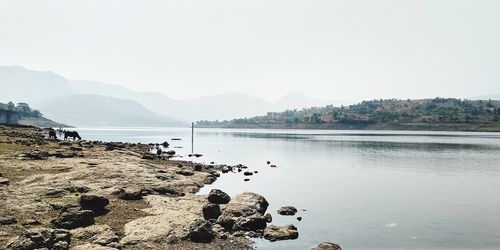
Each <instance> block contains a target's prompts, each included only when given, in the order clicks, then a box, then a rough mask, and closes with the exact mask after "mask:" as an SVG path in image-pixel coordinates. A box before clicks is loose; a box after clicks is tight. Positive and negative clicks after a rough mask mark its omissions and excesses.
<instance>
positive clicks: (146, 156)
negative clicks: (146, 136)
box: [141, 153, 156, 160]
mask: <svg viewBox="0 0 500 250" xmlns="http://www.w3.org/2000/svg"><path fill="white" fill-rule="evenodd" d="M141 159H143V160H154V159H156V155H155V154H151V153H145V154H143V155H142V157H141Z"/></svg>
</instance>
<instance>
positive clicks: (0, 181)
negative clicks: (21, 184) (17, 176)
mask: <svg viewBox="0 0 500 250" xmlns="http://www.w3.org/2000/svg"><path fill="white" fill-rule="evenodd" d="M9 183H10V181H9V179H7V178H2V177H0V185H9Z"/></svg>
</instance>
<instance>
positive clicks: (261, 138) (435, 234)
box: [76, 128, 500, 249]
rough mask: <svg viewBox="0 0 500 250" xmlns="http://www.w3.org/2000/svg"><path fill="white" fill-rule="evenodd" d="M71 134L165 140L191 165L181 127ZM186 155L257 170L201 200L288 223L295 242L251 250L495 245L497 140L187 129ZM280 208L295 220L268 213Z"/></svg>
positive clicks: (499, 185)
mask: <svg viewBox="0 0 500 250" xmlns="http://www.w3.org/2000/svg"><path fill="white" fill-rule="evenodd" d="M76 130H78V131H79V132H80V135H82V137H83V138H84V139H90V140H102V141H124V142H143V143H150V142H155V143H156V142H158V143H161V142H163V141H168V142H169V143H171V147H183V148H174V150H175V151H176V152H177V153H178V154H180V155H183V156H185V157H184V158H183V159H185V160H189V159H191V158H187V156H186V155H187V154H188V153H190V152H191V129H190V128H105V129H103V128H101V129H97V128H78V129H76ZM171 138H181V139H182V140H180V141H172V140H171ZM194 151H195V153H201V154H203V157H200V158H198V159H196V161H199V162H205V163H209V162H211V161H214V162H216V163H220V164H238V163H241V164H244V165H246V166H248V167H249V168H250V170H252V171H253V170H256V171H258V172H259V173H258V174H256V175H254V176H251V177H250V179H251V180H250V181H248V182H244V181H243V179H244V178H245V177H244V176H243V174H242V173H235V174H225V175H222V177H221V178H219V180H218V181H217V182H215V183H214V184H213V185H207V186H205V187H204V188H203V189H202V190H201V191H200V193H202V194H206V193H208V192H209V191H210V190H211V189H212V188H219V189H221V190H223V191H225V192H227V193H228V194H229V195H231V196H234V195H236V194H238V193H241V192H244V191H252V192H255V193H259V194H262V195H263V196H264V197H266V199H267V200H268V201H269V203H270V206H269V208H268V212H269V213H271V214H272V216H273V222H272V224H275V225H286V224H294V225H295V226H297V228H298V230H299V238H298V239H297V240H289V241H281V242H272V243H271V242H268V241H264V240H260V239H257V240H255V242H256V244H255V245H256V247H257V248H259V249H310V248H311V247H313V246H315V245H317V244H319V243H321V242H323V241H332V242H335V243H337V244H339V245H341V246H342V247H343V248H344V249H377V248H378V249H444V248H450V249H499V248H500V178H499V177H500V133H472V132H408V131H323V130H251V129H196V130H195V138H194ZM268 160H269V161H271V162H272V163H271V164H276V165H277V168H271V167H269V166H268V165H267V164H266V161H268ZM288 205H291V206H295V207H296V208H297V209H299V212H298V213H297V215H296V216H281V215H278V214H277V212H276V210H277V209H279V208H280V207H282V206H288ZM298 216H301V217H302V218H303V219H302V221H298V220H297V219H296V217H298Z"/></svg>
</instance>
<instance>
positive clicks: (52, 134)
mask: <svg viewBox="0 0 500 250" xmlns="http://www.w3.org/2000/svg"><path fill="white" fill-rule="evenodd" d="M52 138H54V139H57V135H56V131H54V130H49V139H52Z"/></svg>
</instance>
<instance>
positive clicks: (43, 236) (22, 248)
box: [9, 227, 70, 250]
mask: <svg viewBox="0 0 500 250" xmlns="http://www.w3.org/2000/svg"><path fill="white" fill-rule="evenodd" d="M69 245H70V233H69V231H67V230H64V229H50V228H44V227H40V228H31V229H29V230H28V231H27V232H25V233H23V234H22V235H21V236H19V237H18V238H17V239H16V240H15V241H14V242H12V243H11V244H10V245H9V248H10V249H13V250H31V249H39V248H47V249H53V250H66V249H69Z"/></svg>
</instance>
